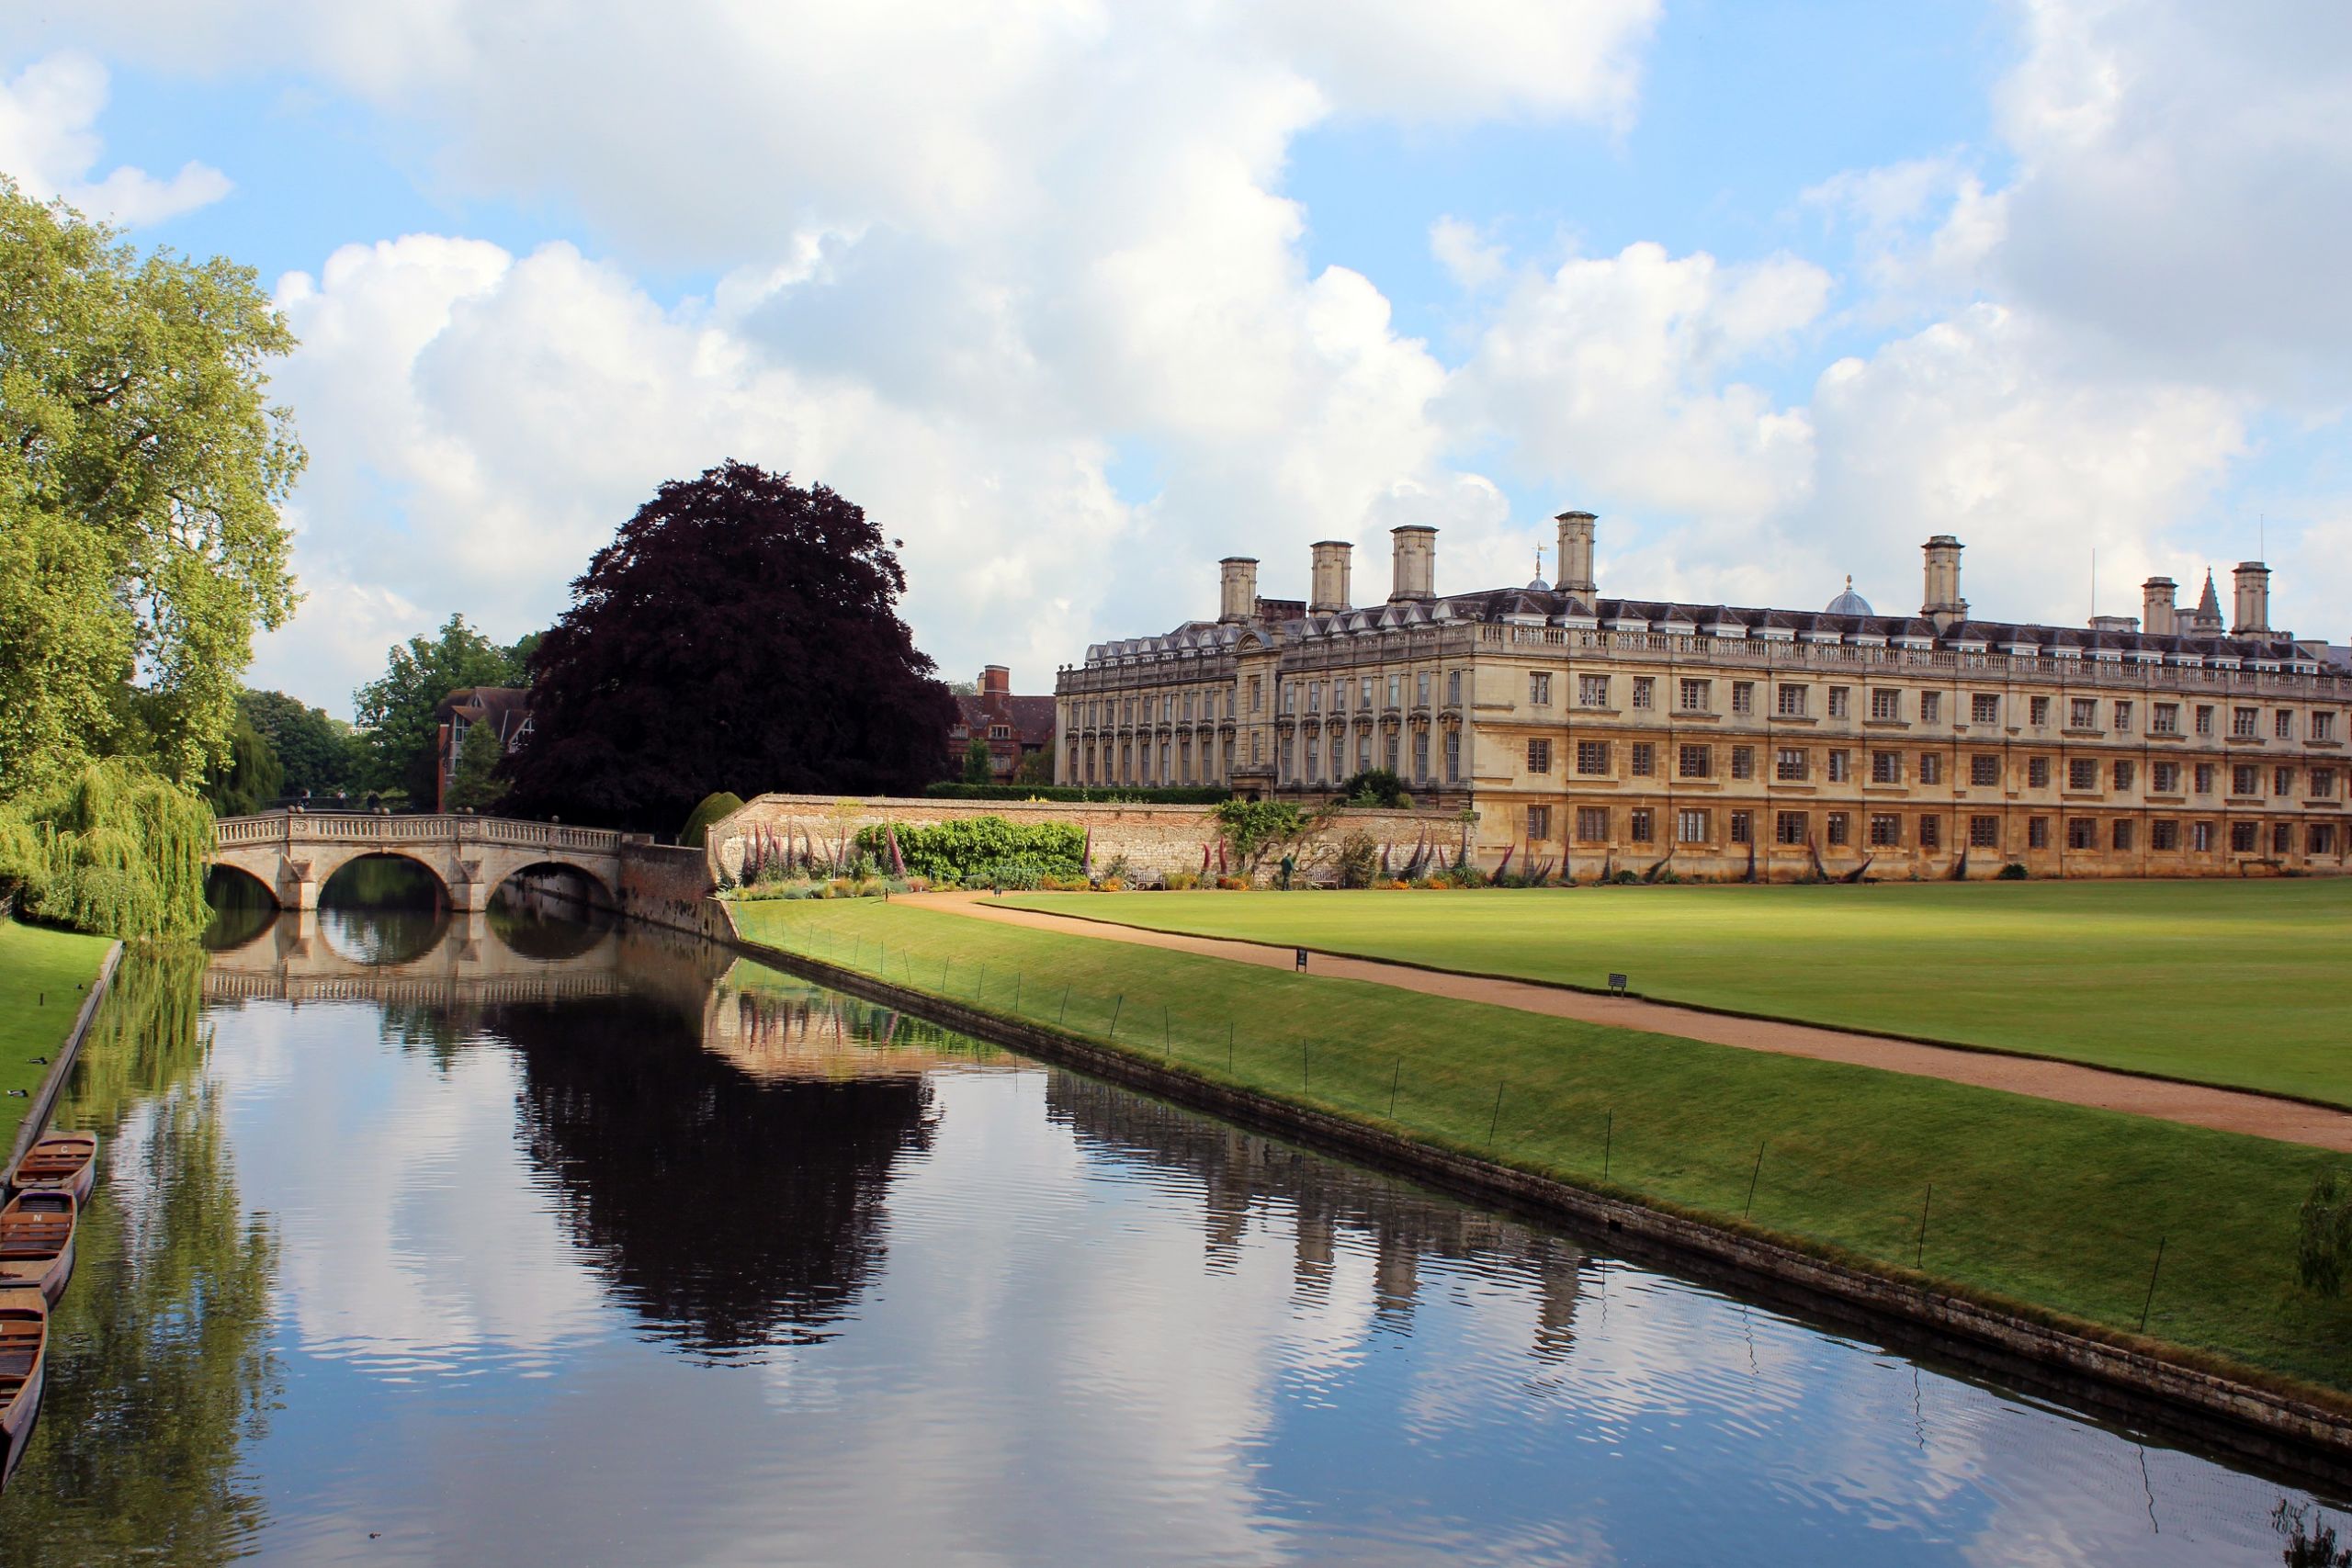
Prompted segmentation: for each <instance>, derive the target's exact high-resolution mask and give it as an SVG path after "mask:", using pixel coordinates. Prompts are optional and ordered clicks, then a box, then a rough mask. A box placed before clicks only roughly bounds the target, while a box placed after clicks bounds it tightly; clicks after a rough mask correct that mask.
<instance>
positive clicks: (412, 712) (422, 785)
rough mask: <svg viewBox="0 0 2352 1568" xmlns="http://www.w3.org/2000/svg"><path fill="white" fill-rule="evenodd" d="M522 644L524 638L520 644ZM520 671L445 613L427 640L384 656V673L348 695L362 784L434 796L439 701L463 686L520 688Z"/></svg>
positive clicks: (424, 798) (460, 619) (420, 799)
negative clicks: (353, 708) (357, 732)
mask: <svg viewBox="0 0 2352 1568" xmlns="http://www.w3.org/2000/svg"><path fill="white" fill-rule="evenodd" d="M526 640H528V639H526ZM528 681H529V675H528V673H527V671H525V670H522V669H520V668H518V667H517V666H516V665H515V650H514V649H511V648H502V647H500V646H499V645H498V644H496V643H494V642H492V641H491V640H490V638H489V637H485V636H483V635H482V634H481V632H480V631H477V630H476V629H475V628H474V627H472V626H468V625H467V624H466V618H465V616H463V615H452V616H450V617H449V618H448V620H447V622H445V623H443V625H442V627H441V629H440V631H439V632H438V633H436V634H435V635H434V636H433V637H411V638H409V639H408V641H407V642H405V643H401V644H396V645H395V646H394V647H393V648H392V649H390V651H389V652H388V654H387V655H386V659H385V669H384V673H383V674H382V675H381V676H379V678H377V679H376V680H373V681H370V682H368V683H367V684H366V685H364V686H362V687H360V688H359V689H358V690H357V691H356V692H354V693H353V694H352V702H353V704H354V705H355V706H356V709H357V711H358V716H359V728H360V729H361V731H362V732H363V734H362V745H363V750H362V752H361V758H362V764H361V770H362V774H363V778H362V782H364V783H365V784H368V786H369V787H370V788H373V789H379V790H392V789H398V790H405V791H407V792H408V797H409V799H410V800H412V801H413V802H416V803H418V804H420V805H422V804H424V803H428V802H430V801H431V800H432V799H433V795H434V784H435V780H434V776H433V773H434V768H435V759H434V752H435V747H436V745H437V744H438V742H439V739H440V728H441V721H440V717H439V716H438V715H437V714H436V713H435V709H437V708H438V707H439V706H440V705H441V699H442V698H444V697H446V696H447V695H448V694H450V693H452V692H455V691H458V690H461V689H462V688H464V687H467V686H520V685H524V684H526V683H527V682H528Z"/></svg>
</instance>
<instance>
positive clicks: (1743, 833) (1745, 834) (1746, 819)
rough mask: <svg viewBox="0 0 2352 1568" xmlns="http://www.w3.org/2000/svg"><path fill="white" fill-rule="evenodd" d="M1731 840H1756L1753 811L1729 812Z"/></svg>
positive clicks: (1739, 841)
mask: <svg viewBox="0 0 2352 1568" xmlns="http://www.w3.org/2000/svg"><path fill="white" fill-rule="evenodd" d="M1731 841H1732V842H1733V843H1735V844H1752V843H1754V842H1755V841H1756V814H1755V813H1754V812H1751V811H1735V812H1733V813H1732V814H1731Z"/></svg>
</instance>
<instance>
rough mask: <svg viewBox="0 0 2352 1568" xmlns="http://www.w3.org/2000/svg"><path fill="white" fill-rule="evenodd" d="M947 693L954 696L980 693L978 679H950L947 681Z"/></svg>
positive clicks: (970, 695)
mask: <svg viewBox="0 0 2352 1568" xmlns="http://www.w3.org/2000/svg"><path fill="white" fill-rule="evenodd" d="M947 694H948V695H950V696H955V697H977V696H978V695H979V694H980V683H979V682H978V681H950V682H947Z"/></svg>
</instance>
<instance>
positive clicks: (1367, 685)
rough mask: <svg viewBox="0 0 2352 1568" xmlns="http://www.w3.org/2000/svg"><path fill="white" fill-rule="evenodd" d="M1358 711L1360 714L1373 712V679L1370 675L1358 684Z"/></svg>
mask: <svg viewBox="0 0 2352 1568" xmlns="http://www.w3.org/2000/svg"><path fill="white" fill-rule="evenodd" d="M1356 711H1357V712H1358V713H1370V712H1371V711H1372V677H1371V676H1369V675H1367V676H1365V677H1364V678H1363V680H1361V681H1359V682H1356Z"/></svg>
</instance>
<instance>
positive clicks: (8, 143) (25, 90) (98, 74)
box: [0, 51, 231, 228]
mask: <svg viewBox="0 0 2352 1568" xmlns="http://www.w3.org/2000/svg"><path fill="white" fill-rule="evenodd" d="M106 105H107V70H106V67H105V66H103V65H101V64H99V63H98V62H96V60H93V59H91V58H90V57H89V56H88V55H86V54H81V53H77V52H73V51H61V52H59V53H56V54H51V55H50V56H48V57H47V58H45V59H41V60H37V61H35V62H33V63H31V64H30V65H28V66H26V67H25V68H24V69H23V70H22V71H20V72H18V73H17V74H16V76H15V77H14V78H13V79H11V80H8V81H6V82H0V174H6V175H11V176H13V177H14V178H15V179H16V181H17V186H19V187H20V188H21V189H22V190H23V191H24V192H25V194H26V195H28V196H30V197H36V198H38V199H40V200H44V201H46V200H50V199H52V198H62V199H63V200H64V201H65V202H67V203H68V204H69V205H71V206H73V207H74V208H76V209H79V210H81V211H82V212H84V213H86V214H87V215H89V216H90V217H93V218H97V219H103V220H106V221H107V222H111V223H118V224H121V225H123V226H124V227H126V228H137V227H139V226H140V225H141V224H147V223H159V222H161V221H163V220H164V219H166V218H175V217H177V216H178V215H179V214H181V213H183V212H190V211H193V210H195V209H197V208H199V207H204V206H207V205H209V204H210V203H212V202H215V201H218V200H220V198H221V197H224V196H226V195H228V194H229V191H230V188H231V187H230V184H229V177H228V176H227V175H223V174H222V173H221V172H220V170H218V169H215V168H211V167H209V166H207V165H206V164H198V163H188V164H182V165H181V167H180V171H179V173H177V174H175V175H173V176H172V177H171V178H170V179H168V180H159V179H157V178H156V177H155V176H154V175H150V174H147V173H146V172H144V171H143V170H140V169H134V168H131V167H130V166H129V165H128V164H121V165H118V166H117V167H115V168H113V169H110V170H108V171H107V173H106V174H105V175H102V176H97V177H95V178H94V177H93V175H94V174H95V171H96V167H97V164H98V159H99V155H100V150H101V148H102V146H103V143H102V142H101V141H100V139H99V136H98V133H97V130H96V126H97V119H98V113H99V111H100V110H101V109H104V108H105V107H106Z"/></svg>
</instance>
